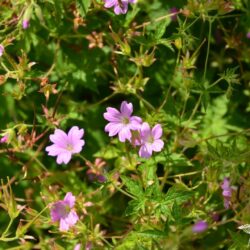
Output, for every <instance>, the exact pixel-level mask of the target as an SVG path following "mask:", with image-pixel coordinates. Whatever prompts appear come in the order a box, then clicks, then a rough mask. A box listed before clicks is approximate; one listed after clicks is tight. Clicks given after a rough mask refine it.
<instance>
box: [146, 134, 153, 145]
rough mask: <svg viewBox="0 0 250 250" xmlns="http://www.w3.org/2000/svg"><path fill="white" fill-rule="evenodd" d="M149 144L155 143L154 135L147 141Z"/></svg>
mask: <svg viewBox="0 0 250 250" xmlns="http://www.w3.org/2000/svg"><path fill="white" fill-rule="evenodd" d="M147 142H149V143H153V142H154V137H153V136H152V135H150V136H149V137H148V139H147Z"/></svg>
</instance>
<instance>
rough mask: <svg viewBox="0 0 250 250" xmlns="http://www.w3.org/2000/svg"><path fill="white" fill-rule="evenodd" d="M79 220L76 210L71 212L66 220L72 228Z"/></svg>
mask: <svg viewBox="0 0 250 250" xmlns="http://www.w3.org/2000/svg"><path fill="white" fill-rule="evenodd" d="M78 220H79V217H78V215H77V213H76V212H75V211H74V210H71V211H70V212H69V214H68V216H67V217H66V218H65V221H66V223H67V224H68V225H69V226H70V227H71V226H73V225H75V224H76V222H77V221H78Z"/></svg>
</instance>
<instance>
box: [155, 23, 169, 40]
mask: <svg viewBox="0 0 250 250" xmlns="http://www.w3.org/2000/svg"><path fill="white" fill-rule="evenodd" d="M170 22H171V19H170V18H166V19H164V20H162V21H161V22H159V23H158V24H157V26H156V31H155V39H156V40H159V39H160V38H162V36H163V35H164V33H165V31H166V27H167V26H168V25H169V24H170Z"/></svg>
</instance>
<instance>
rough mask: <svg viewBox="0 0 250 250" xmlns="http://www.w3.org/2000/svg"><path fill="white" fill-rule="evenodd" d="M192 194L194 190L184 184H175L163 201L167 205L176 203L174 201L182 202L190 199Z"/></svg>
mask: <svg viewBox="0 0 250 250" xmlns="http://www.w3.org/2000/svg"><path fill="white" fill-rule="evenodd" d="M192 195H193V192H191V191H189V190H187V189H186V188H184V187H183V186H180V185H175V186H173V187H171V188H169V190H168V192H167V194H166V196H165V198H164V199H163V203H164V204H165V205H168V204H174V202H176V203H177V204H180V203H183V202H184V201H186V200H187V199H189V198H190V197H191V196H192Z"/></svg>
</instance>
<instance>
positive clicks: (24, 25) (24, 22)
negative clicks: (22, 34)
mask: <svg viewBox="0 0 250 250" xmlns="http://www.w3.org/2000/svg"><path fill="white" fill-rule="evenodd" d="M22 26H23V29H24V30H26V29H28V28H29V26H30V22H29V20H27V19H23V22H22Z"/></svg>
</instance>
